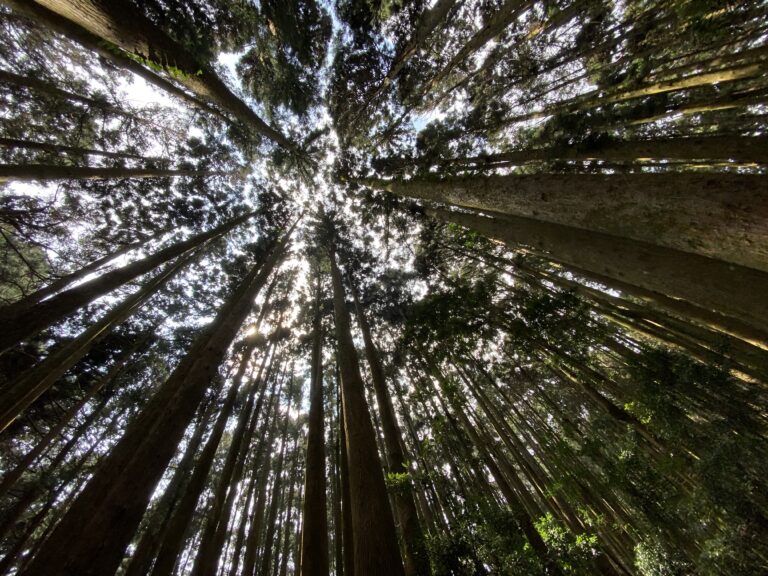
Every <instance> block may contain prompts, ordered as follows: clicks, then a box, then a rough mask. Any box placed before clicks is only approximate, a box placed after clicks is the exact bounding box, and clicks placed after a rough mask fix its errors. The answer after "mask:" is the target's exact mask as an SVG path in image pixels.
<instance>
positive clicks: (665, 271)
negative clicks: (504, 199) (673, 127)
mask: <svg viewBox="0 0 768 576" xmlns="http://www.w3.org/2000/svg"><path fill="white" fill-rule="evenodd" d="M428 213H430V214H432V215H434V216H436V217H437V218H439V219H441V220H445V221H447V222H453V223H456V224H459V225H461V226H465V227H467V228H471V229H473V230H476V231H477V232H479V233H480V234H482V235H484V236H486V237H488V238H494V239H498V240H500V241H502V242H504V243H506V244H508V245H509V246H511V247H514V248H520V247H530V248H532V249H533V250H534V251H536V252H539V253H542V254H545V255H548V256H549V257H551V258H553V259H554V260H557V261H558V262H561V263H563V264H565V265H573V266H575V267H578V268H580V269H583V270H586V271H588V272H590V271H591V272H595V273H597V274H600V275H602V276H605V277H608V278H616V279H618V280H620V281H622V282H625V283H627V284H631V285H636V286H639V287H641V288H643V289H647V290H650V291H653V292H658V293H661V294H663V295H666V296H669V297H671V298H679V299H682V300H685V301H687V302H689V303H691V304H694V305H696V306H700V307H702V308H704V309H706V310H709V311H712V312H716V313H718V314H719V315H720V316H717V315H713V316H712V317H710V318H709V320H708V325H712V326H714V327H716V328H717V327H722V328H723V329H724V331H726V332H729V333H737V334H741V337H742V338H743V339H745V340H747V341H749V342H753V343H755V344H756V345H758V346H760V347H763V348H766V347H768V300H767V299H766V298H765V297H764V294H768V275H766V274H765V273H764V272H761V271H759V270H753V269H750V268H744V267H741V266H736V265H729V264H726V263H725V262H721V261H719V260H713V259H711V258H704V257H702V256H698V255H695V254H687V253H684V252H679V251H677V250H670V249H667V248H663V247H660V246H653V245H651V244H647V243H644V242H636V241H633V240H629V239H626V238H619V237H616V236H610V235H607V234H600V233H597V232H588V231H585V230H580V229H578V228H571V227H568V226H560V225H557V224H549V223H546V222H538V221H536V220H531V219H528V218H514V217H503V218H502V217H499V218H489V217H483V216H478V215H475V214H467V213H462V212H448V211H446V210H440V209H430V210H428ZM731 318H732V319H734V322H731Z"/></svg>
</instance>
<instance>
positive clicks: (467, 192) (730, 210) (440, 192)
mask: <svg viewBox="0 0 768 576" xmlns="http://www.w3.org/2000/svg"><path fill="white" fill-rule="evenodd" d="M360 183H362V184H367V185H370V186H373V187H376V188H380V189H382V190H386V191H389V192H392V193H394V194H397V195H399V196H406V197H410V198H418V199H421V200H427V201H434V202H442V203H445V204H452V205H454V206H460V207H463V208H470V209H475V210H482V211H488V212H494V213H501V214H506V215H510V216H518V217H523V218H531V219H534V220H539V221H543V222H549V223H552V224H562V225H564V226H572V227H574V228H579V229H583V230H590V231H593V232H602V233H604V234H611V235H614V236H619V237H622V238H631V239H633V240H640V241H642V242H648V243H649V244H655V245H660V246H664V247H667V248H673V249H675V250H680V251H682V252H689V253H693V254H698V255H701V256H707V257H709V258H714V259H718V260H723V261H725V262H729V263H734V264H739V265H741V266H746V267H749V268H755V269H758V270H762V271H764V272H768V227H766V225H765V222H766V220H768V184H766V180H765V178H764V177H763V176H758V175H745V174H690V173H670V174H537V175H516V174H513V175H507V176H487V177H463V178H448V179H444V180H434V179H429V180H427V179H411V180H408V181H403V180H392V181H386V180H375V179H363V180H361V181H360Z"/></svg>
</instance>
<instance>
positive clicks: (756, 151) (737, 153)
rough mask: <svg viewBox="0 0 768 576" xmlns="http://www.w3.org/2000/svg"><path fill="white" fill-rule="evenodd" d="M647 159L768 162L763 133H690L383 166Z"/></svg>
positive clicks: (390, 162)
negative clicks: (715, 134)
mask: <svg viewBox="0 0 768 576" xmlns="http://www.w3.org/2000/svg"><path fill="white" fill-rule="evenodd" d="M648 158H656V159H667V160H723V161H727V160H732V161H735V162H754V163H760V164H765V163H768V138H766V137H765V136H690V137H685V138H661V139H657V140H626V141H620V142H600V143H597V144H593V145H588V146H569V147H553V148H531V149H521V150H510V151H508V152H499V153H497V154H483V155H480V156H470V157H466V158H460V157H457V158H445V159H437V160H434V161H433V162H429V163H428V164H427V163H426V162H421V161H420V160H419V159H418V158H417V159H409V158H391V159H390V158H387V159H384V160H382V165H383V166H384V167H385V169H386V168H387V167H390V166H391V167H393V168H404V167H408V166H409V165H413V164H420V165H425V166H426V165H433V164H434V165H437V166H452V167H459V168H461V167H467V168H469V167H473V168H497V167H503V166H510V165H516V164H524V163H526V162H534V161H537V160H541V161H545V160H609V161H621V162H632V161H636V160H643V159H648Z"/></svg>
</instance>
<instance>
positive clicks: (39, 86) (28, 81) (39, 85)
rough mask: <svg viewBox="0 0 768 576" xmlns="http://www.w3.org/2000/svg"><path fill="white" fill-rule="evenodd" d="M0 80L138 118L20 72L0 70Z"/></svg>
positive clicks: (94, 99)
mask: <svg viewBox="0 0 768 576" xmlns="http://www.w3.org/2000/svg"><path fill="white" fill-rule="evenodd" d="M0 82H3V83H5V84H11V85H12V86H18V87H20V88H24V89H26V90H32V91H34V92H38V93H40V94H45V95H47V96H53V97H54V98H60V99H62V100H71V101H72V102H79V103H80V104H85V105H87V106H90V107H92V108H96V109H101V110H106V111H109V112H112V113H114V114H119V115H121V116H127V117H130V118H134V119H136V120H140V119H139V118H138V117H137V116H135V115H134V114H132V113H131V112H128V111H126V110H123V109H122V108H120V107H118V106H115V105H114V104H109V103H108V102H105V101H102V100H97V99H96V98H90V97H88V96H83V95H82V94H75V93H74V92H70V91H68V90H64V89H63V88H59V87H58V86H55V85H54V84H51V83H49V82H46V81H45V80H40V79H38V78H31V77H29V76H22V75H20V74H14V73H13V72H10V71H9V70H0Z"/></svg>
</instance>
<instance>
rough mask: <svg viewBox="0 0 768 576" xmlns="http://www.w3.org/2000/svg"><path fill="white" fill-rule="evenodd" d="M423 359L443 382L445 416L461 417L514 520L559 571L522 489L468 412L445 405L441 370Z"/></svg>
mask: <svg viewBox="0 0 768 576" xmlns="http://www.w3.org/2000/svg"><path fill="white" fill-rule="evenodd" d="M421 360H422V362H424V364H425V366H428V370H429V372H430V373H431V374H432V375H433V376H434V377H435V378H436V379H437V381H438V382H439V384H440V390H437V389H435V395H436V397H437V398H438V399H439V400H440V403H441V404H442V405H443V410H444V412H445V414H446V416H449V417H451V418H454V417H455V418H456V419H458V421H459V423H460V424H461V425H460V429H462V430H463V431H464V432H465V433H466V434H467V435H468V436H469V438H470V439H471V441H472V442H473V443H474V444H475V447H476V448H477V449H478V452H479V453H480V456H481V458H482V460H483V462H484V464H485V465H486V466H487V468H488V470H489V471H490V472H491V475H492V476H493V479H494V480H495V482H496V485H497V486H498V487H499V490H500V491H501V492H502V493H503V495H504V498H505V499H506V500H507V503H508V504H509V506H510V507H511V508H512V512H513V513H514V515H515V519H516V520H517V521H518V523H519V524H520V527H521V529H522V531H523V533H524V534H525V536H526V538H527V539H528V542H529V543H530V544H531V547H532V548H533V550H534V551H535V553H536V554H537V555H538V556H539V558H540V559H541V561H542V562H543V563H544V565H545V566H547V567H548V568H549V570H550V571H551V572H552V573H553V574H560V570H559V568H558V566H557V564H556V562H553V561H552V560H551V556H550V553H549V550H548V548H547V545H546V543H545V542H544V540H543V539H542V538H541V535H540V534H539V532H538V531H537V530H536V528H535V526H534V524H533V519H532V517H531V511H530V507H526V506H525V505H524V504H523V502H521V499H520V496H521V494H520V492H518V491H517V490H515V488H514V487H513V486H512V485H510V483H509V482H508V476H507V475H505V474H504V473H503V472H502V470H501V468H500V467H499V464H498V463H497V461H496V459H495V458H493V456H492V454H491V452H490V450H489V448H488V444H487V442H486V441H485V440H484V439H483V438H482V437H481V436H480V434H479V433H478V431H477V429H476V428H475V427H474V426H472V424H471V423H470V422H469V420H468V418H467V416H466V414H464V412H463V411H462V410H461V408H460V407H458V406H454V410H453V411H449V410H448V406H447V405H446V403H445V400H444V399H443V396H446V397H448V398H450V397H451V395H450V394H449V393H448V391H447V390H446V386H445V380H444V376H443V374H442V372H441V371H440V369H439V368H438V367H437V366H436V365H435V364H434V363H432V362H429V361H428V360H427V359H426V358H422V359H421ZM425 381H426V382H427V383H428V384H429V385H430V387H432V386H434V384H433V382H432V381H431V379H430V378H429V377H427V378H425ZM451 412H452V414H451Z"/></svg>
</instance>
